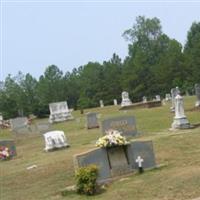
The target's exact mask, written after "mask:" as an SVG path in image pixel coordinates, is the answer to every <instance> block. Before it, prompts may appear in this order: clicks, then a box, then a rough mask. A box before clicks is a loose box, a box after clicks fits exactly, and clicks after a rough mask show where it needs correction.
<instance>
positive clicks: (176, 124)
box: [172, 94, 190, 129]
mask: <svg viewBox="0 0 200 200" xmlns="http://www.w3.org/2000/svg"><path fill="white" fill-rule="evenodd" d="M180 128H190V123H189V122H188V120H187V118H186V116H185V114H184V107H183V98H182V96H181V95H180V94H178V95H176V98H175V117H174V121H173V123H172V129H180Z"/></svg>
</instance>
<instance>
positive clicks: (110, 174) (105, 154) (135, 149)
mask: <svg viewBox="0 0 200 200" xmlns="http://www.w3.org/2000/svg"><path fill="white" fill-rule="evenodd" d="M138 156H140V157H141V158H142V159H143V169H149V168H154V167H156V162H155V156H154V151H153V144H152V142H151V141H136V142H131V143H130V144H128V145H125V146H114V147H110V148H96V149H93V150H91V151H87V152H85V153H81V154H79V155H75V156H74V165H75V168H76V169H77V168H79V167H85V166H88V165H90V164H95V165H97V166H98V168H99V177H98V180H97V181H98V182H99V183H101V182H106V181H107V180H108V179H110V178H115V177H117V176H121V175H126V174H128V173H130V172H134V171H135V170H137V169H138V163H137V162H136V160H137V158H138Z"/></svg>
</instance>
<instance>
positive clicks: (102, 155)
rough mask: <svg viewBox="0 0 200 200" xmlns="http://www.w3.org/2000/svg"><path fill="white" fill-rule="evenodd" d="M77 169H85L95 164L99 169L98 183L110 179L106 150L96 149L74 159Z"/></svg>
mask: <svg viewBox="0 0 200 200" xmlns="http://www.w3.org/2000/svg"><path fill="white" fill-rule="evenodd" d="M74 159H75V164H76V165H77V167H85V166H88V165H90V164H95V165H97V166H98V167H99V178H98V181H100V180H103V179H108V178H110V177H111V173H110V167H109V161H108V156H107V152H106V149H104V148H98V149H94V150H91V151H89V152H85V153H82V154H79V155H76V156H75V157H74Z"/></svg>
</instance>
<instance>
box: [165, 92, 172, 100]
mask: <svg viewBox="0 0 200 200" xmlns="http://www.w3.org/2000/svg"><path fill="white" fill-rule="evenodd" d="M165 100H166V101H170V100H171V95H170V94H169V93H168V94H166V95H165Z"/></svg>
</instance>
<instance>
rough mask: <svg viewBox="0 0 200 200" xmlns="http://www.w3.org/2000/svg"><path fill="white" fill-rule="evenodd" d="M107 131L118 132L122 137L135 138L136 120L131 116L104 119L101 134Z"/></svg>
mask: <svg viewBox="0 0 200 200" xmlns="http://www.w3.org/2000/svg"><path fill="white" fill-rule="evenodd" d="M109 129H113V130H118V131H120V132H122V135H123V136H136V135H137V129H136V120H135V117H133V116H121V117H114V118H110V119H106V120H104V121H103V122H102V131H103V134H106V131H107V130H109Z"/></svg>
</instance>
